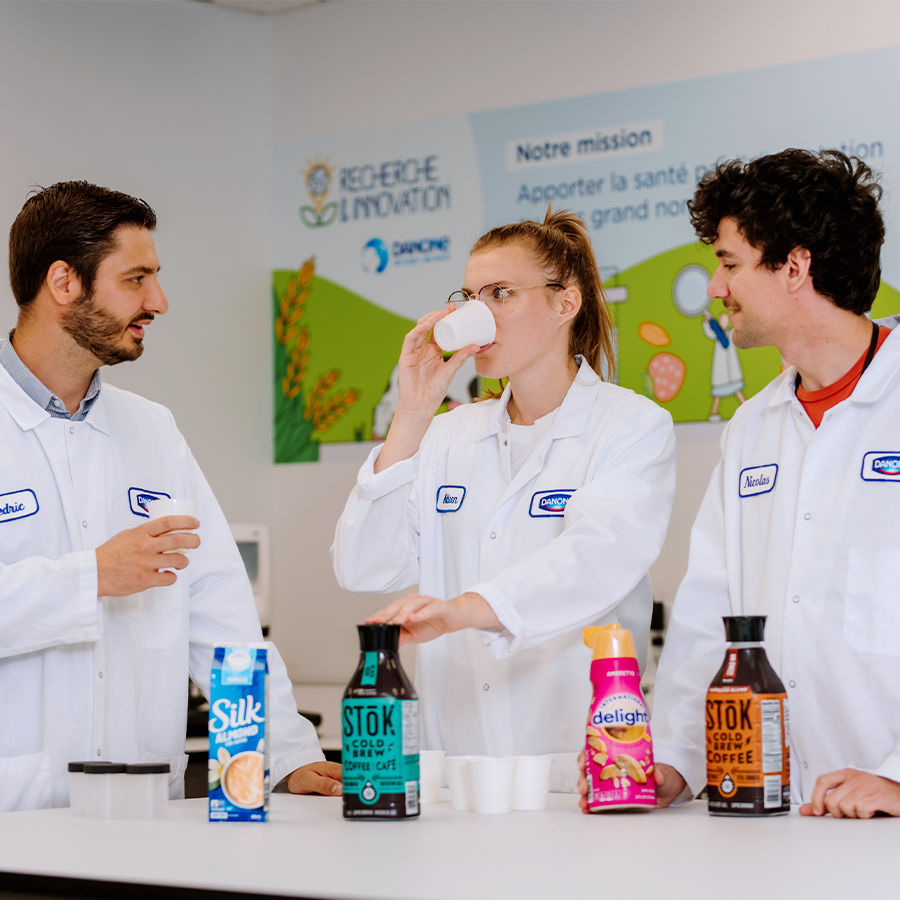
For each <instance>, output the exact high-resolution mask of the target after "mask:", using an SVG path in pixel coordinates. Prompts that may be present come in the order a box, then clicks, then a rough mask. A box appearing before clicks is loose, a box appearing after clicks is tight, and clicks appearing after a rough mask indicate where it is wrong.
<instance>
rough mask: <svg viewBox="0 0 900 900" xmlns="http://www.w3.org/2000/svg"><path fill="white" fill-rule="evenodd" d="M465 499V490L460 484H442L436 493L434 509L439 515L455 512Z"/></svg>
mask: <svg viewBox="0 0 900 900" xmlns="http://www.w3.org/2000/svg"><path fill="white" fill-rule="evenodd" d="M465 498H466V489H465V488H464V487H463V486H462V485H461V484H442V485H441V486H440V487H439V488H438V491H437V500H436V501H435V507H434V508H435V509H436V510H437V511H438V512H439V513H449V512H456V511H457V510H458V509H459V508H460V507H461V506H462V504H463V500H465Z"/></svg>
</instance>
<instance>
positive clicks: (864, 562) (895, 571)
mask: <svg viewBox="0 0 900 900" xmlns="http://www.w3.org/2000/svg"><path fill="white" fill-rule="evenodd" d="M844 637H845V638H846V639H847V642H848V643H849V644H850V646H851V647H853V649H854V650H857V651H859V652H861V653H883V654H889V655H892V656H896V655H900V556H898V554H897V551H896V548H894V547H851V548H850V552H849V556H848V564H847V581H846V584H845V585H844Z"/></svg>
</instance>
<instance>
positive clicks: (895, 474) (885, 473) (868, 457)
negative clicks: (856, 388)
mask: <svg viewBox="0 0 900 900" xmlns="http://www.w3.org/2000/svg"><path fill="white" fill-rule="evenodd" d="M859 475H860V478H862V480H863V481H900V450H870V451H869V452H868V453H866V454H865V455H864V456H863V461H862V469H861V470H860V473H859ZM2 500H3V498H2V497H0V502H2Z"/></svg>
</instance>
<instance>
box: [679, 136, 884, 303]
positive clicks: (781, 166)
mask: <svg viewBox="0 0 900 900" xmlns="http://www.w3.org/2000/svg"><path fill="white" fill-rule="evenodd" d="M881 193H882V191H881V187H880V185H879V184H878V183H877V180H876V176H875V175H874V174H873V172H872V170H871V169H870V168H869V167H868V166H867V165H866V164H865V163H864V162H862V161H860V160H859V159H857V158H856V157H848V156H846V155H845V154H844V153H841V152H840V151H839V150H823V151H822V152H820V153H813V152H812V151H810V150H797V149H789V150H783V151H782V152H781V153H773V154H771V155H770V156H761V157H759V158H758V159H755V160H753V161H752V162H748V163H743V162H741V161H740V160H729V161H726V162H720V163H719V164H718V165H717V166H716V168H715V169H714V170H713V171H711V172H707V173H706V174H705V175H704V176H703V177H702V178H701V179H700V182H699V183H698V185H697V190H696V192H695V193H694V198H693V199H692V200H690V201H688V210H689V212H690V215H691V224H692V225H693V226H694V230H695V231H696V232H697V236H698V237H699V238H700V240H701V241H703V242H704V243H706V244H711V243H713V242H714V241H715V239H716V236H717V234H718V231H719V223H720V222H721V221H722V219H724V218H733V219H734V220H735V221H736V223H737V225H738V228H739V229H740V231H741V233H742V234H743V236H744V238H745V239H746V240H747V241H748V243H750V244H751V245H752V246H754V247H755V248H756V249H757V250H759V251H761V253H762V259H761V261H760V264H761V265H764V266H765V267H766V268H768V269H771V270H772V271H774V270H776V269H779V268H781V266H782V265H784V263H785V262H786V261H787V257H788V254H789V253H790V252H791V251H792V250H793V249H794V248H795V247H804V248H805V249H806V250H808V251H809V253H810V257H811V259H810V275H811V276H812V281H813V285H814V286H815V289H816V290H817V291H818V292H819V293H820V294H821V295H822V296H824V297H828V299H829V300H831V301H832V302H833V303H834V304H835V306H838V307H840V308H841V309H846V310H849V311H850V312H854V313H857V314H859V315H863V314H864V313H867V312H868V311H869V310H870V309H871V308H872V303H873V302H874V301H875V294H876V293H877V292H878V285H879V283H880V282H881V262H880V256H881V245H882V243H883V242H884V221H883V219H882V217H881V213H880V211H879V209H878V202H879V201H880V199H881Z"/></svg>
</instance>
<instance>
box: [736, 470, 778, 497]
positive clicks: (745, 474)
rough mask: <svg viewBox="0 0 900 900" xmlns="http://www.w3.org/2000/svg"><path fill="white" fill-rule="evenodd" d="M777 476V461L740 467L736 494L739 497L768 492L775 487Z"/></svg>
mask: <svg viewBox="0 0 900 900" xmlns="http://www.w3.org/2000/svg"><path fill="white" fill-rule="evenodd" d="M777 477H778V465H777V463H770V464H769V465H768V466H751V467H750V468H749V469H741V478H740V482H739V484H738V495H739V496H741V497H755V496H756V495H757V494H768V493H769V491H771V490H772V489H773V488H774V487H775V479H776V478H777Z"/></svg>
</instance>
